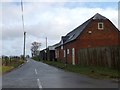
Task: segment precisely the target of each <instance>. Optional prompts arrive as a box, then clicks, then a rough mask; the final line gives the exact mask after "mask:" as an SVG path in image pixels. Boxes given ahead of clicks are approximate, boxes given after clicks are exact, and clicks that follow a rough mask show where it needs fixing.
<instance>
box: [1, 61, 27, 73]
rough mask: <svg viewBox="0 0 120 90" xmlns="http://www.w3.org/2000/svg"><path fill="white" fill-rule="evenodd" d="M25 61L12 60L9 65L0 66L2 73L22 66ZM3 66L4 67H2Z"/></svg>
mask: <svg viewBox="0 0 120 90" xmlns="http://www.w3.org/2000/svg"><path fill="white" fill-rule="evenodd" d="M24 62H25V61H24V60H12V61H11V62H10V63H9V64H7V65H4V64H3V65H2V67H0V70H2V74H4V73H7V72H10V71H11V70H13V69H15V68H17V67H18V66H20V65H21V64H23V63H24ZM1 68H2V69H1Z"/></svg>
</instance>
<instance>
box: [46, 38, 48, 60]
mask: <svg viewBox="0 0 120 90" xmlns="http://www.w3.org/2000/svg"><path fill="white" fill-rule="evenodd" d="M47 53H48V52H47V37H46V60H47V55H48V54H47Z"/></svg>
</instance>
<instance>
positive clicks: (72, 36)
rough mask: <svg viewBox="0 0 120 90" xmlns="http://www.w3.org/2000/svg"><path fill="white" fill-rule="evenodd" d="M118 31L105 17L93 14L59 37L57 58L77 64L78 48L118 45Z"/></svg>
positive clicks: (119, 35)
mask: <svg viewBox="0 0 120 90" xmlns="http://www.w3.org/2000/svg"><path fill="white" fill-rule="evenodd" d="M118 45H120V32H119V30H118V29H117V28H116V27H115V25H114V24H113V23H112V22H111V21H110V20H109V19H108V18H106V17H104V16H102V15H100V14H98V13H97V14H95V15H94V16H93V17H91V18H90V19H89V20H87V21H86V22H84V23H83V24H82V25H80V26H78V27H77V28H75V29H74V30H73V31H71V32H69V33H68V34H67V35H66V36H62V37H61V41H60V43H58V45H57V47H56V48H55V49H56V50H55V55H56V58H57V60H60V61H62V62H64V63H69V64H73V65H75V64H78V63H79V62H78V53H79V50H80V49H86V48H96V47H107V46H118Z"/></svg>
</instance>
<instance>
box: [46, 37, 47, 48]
mask: <svg viewBox="0 0 120 90" xmlns="http://www.w3.org/2000/svg"><path fill="white" fill-rule="evenodd" d="M46 49H47V37H46Z"/></svg>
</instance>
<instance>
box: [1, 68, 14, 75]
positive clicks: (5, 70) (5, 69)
mask: <svg viewBox="0 0 120 90" xmlns="http://www.w3.org/2000/svg"><path fill="white" fill-rule="evenodd" d="M13 68H14V67H13V66H2V73H3V74H4V73H6V72H9V71H11V70H12V69H13Z"/></svg>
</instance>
